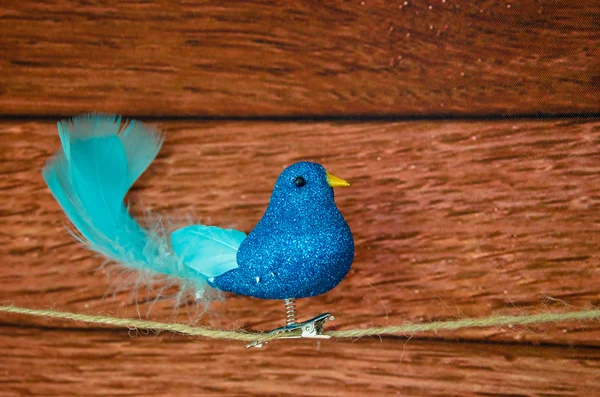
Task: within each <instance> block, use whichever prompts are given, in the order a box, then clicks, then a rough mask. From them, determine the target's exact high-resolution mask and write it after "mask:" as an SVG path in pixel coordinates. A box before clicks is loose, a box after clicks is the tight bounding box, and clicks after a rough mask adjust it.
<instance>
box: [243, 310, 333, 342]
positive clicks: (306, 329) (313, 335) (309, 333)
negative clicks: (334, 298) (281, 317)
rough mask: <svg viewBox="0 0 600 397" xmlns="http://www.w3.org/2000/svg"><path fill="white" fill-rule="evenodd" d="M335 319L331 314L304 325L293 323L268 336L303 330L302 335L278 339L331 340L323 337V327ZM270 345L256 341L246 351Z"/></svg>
mask: <svg viewBox="0 0 600 397" xmlns="http://www.w3.org/2000/svg"><path fill="white" fill-rule="evenodd" d="M334 319H335V318H334V317H333V316H331V315H330V314H329V313H323V314H321V315H319V316H317V317H315V318H313V319H311V320H308V321H305V322H303V323H291V324H288V325H286V326H285V327H281V328H276V329H274V330H272V331H270V332H268V333H267V335H277V334H281V333H289V332H292V331H296V330H301V333H300V334H298V333H294V334H293V335H282V336H280V337H279V338H277V339H300V338H308V339H329V338H331V336H329V335H323V325H324V324H325V323H326V322H327V321H332V320H334ZM266 343H268V341H265V340H262V341H261V340H256V341H254V342H252V343H250V344H248V345H246V349H249V348H251V347H257V348H260V347H262V346H263V345H264V344H266Z"/></svg>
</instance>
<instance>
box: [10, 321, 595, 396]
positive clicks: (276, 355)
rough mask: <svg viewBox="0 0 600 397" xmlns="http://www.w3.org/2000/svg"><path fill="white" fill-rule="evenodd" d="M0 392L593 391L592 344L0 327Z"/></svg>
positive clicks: (563, 393)
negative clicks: (264, 340) (245, 340)
mask: <svg viewBox="0 0 600 397" xmlns="http://www.w3.org/2000/svg"><path fill="white" fill-rule="evenodd" d="M0 354H2V357H3V359H2V360H1V361H0V384H2V388H1V389H0V395H2V396H5V397H8V396H24V395H27V396H32V395H33V396H41V395H43V396H61V397H62V396H80V395H85V396H108V395H110V396H261V397H271V396H306V397H309V396H310V397H312V396H344V397H345V396H366V395H368V396H386V397H387V396H444V397H448V396H505V397H515V396H519V397H526V396H540V397H541V396H577V397H579V396H594V395H597V391H598V389H599V388H600V377H598V372H599V371H600V349H594V348H591V349H590V348H567V347H564V346H563V347H558V346H554V347H551V346H538V347H533V346H519V345H517V346H512V345H502V344H500V345H495V344H486V343H463V344H454V343H444V342H434V341H409V342H406V341H404V340H399V339H386V340H385V341H384V342H383V343H381V342H380V341H379V340H375V339H371V340H366V339H365V340H361V341H357V342H354V343H333V342H320V343H317V342H311V341H295V342H294V343H285V344H283V343H280V344H277V345H271V346H269V347H268V348H266V349H265V350H262V351H261V350H249V351H245V350H243V348H241V347H240V346H238V345H235V344H231V343H228V342H213V343H211V344H208V343H205V342H197V341H194V340H191V339H188V338H184V337H177V336H172V335H169V336H159V337H153V336H148V337H143V338H138V337H134V338H131V337H130V336H129V335H128V334H127V332H126V331H122V330H121V331H119V332H108V331H104V332H102V331H93V330H82V329H63V330H56V329H19V328H15V327H4V326H0Z"/></svg>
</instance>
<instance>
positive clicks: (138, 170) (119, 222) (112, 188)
mask: <svg viewBox="0 0 600 397" xmlns="http://www.w3.org/2000/svg"><path fill="white" fill-rule="evenodd" d="M58 132H59V135H60V140H61V142H62V150H61V151H59V152H58V153H57V154H56V156H55V157H54V158H53V159H51V160H50V161H49V162H48V164H47V165H46V166H45V167H44V169H43V171H42V174H43V177H44V180H45V181H46V183H47V185H48V187H49V188H50V190H51V191H52V194H53V195H54V197H55V198H56V200H57V201H58V203H59V204H60V206H61V207H62V209H63V210H64V212H65V214H66V215H67V217H68V218H69V220H70V221H71V223H72V224H73V225H74V226H75V228H76V229H77V232H78V237H79V238H80V240H81V241H82V242H83V243H85V244H86V245H87V246H88V247H89V248H91V249H92V250H94V251H96V252H98V253H100V254H102V255H104V256H106V257H108V258H110V259H112V260H114V261H117V262H119V263H120V264H122V265H124V266H125V267H127V268H129V269H132V270H137V271H141V272H149V273H158V274H162V275H166V276H171V277H175V278H177V279H181V280H183V281H184V283H185V284H187V285H190V284H191V285H190V286H193V288H195V289H196V291H201V290H203V289H204V286H205V285H206V276H204V275H202V274H201V273H199V272H198V271H197V270H194V269H193V268H190V267H188V266H186V265H185V264H183V263H182V261H181V259H179V258H178V257H177V255H175V254H174V252H173V251H172V249H171V247H170V244H169V241H168V238H167V237H166V236H164V232H162V233H157V232H156V231H153V230H146V229H144V228H143V227H142V226H141V225H140V224H139V223H138V222H136V220H135V219H133V218H132V217H131V215H130V214H129V212H128V209H127V207H126V206H125V204H124V203H123V200H124V198H125V194H126V193H127V191H128V190H129V188H130V187H131V186H132V185H133V183H134V182H135V180H136V179H137V178H138V177H139V176H140V175H141V174H142V173H143V172H144V170H145V169H146V168H147V167H148V166H149V165H150V163H151V162H152V160H153V159H154V158H155V157H156V155H157V153H158V151H159V150H160V147H161V145H162V142H163V138H164V135H163V133H162V132H160V131H157V130H154V129H152V128H150V127H148V126H146V125H144V124H141V123H137V122H135V121H131V122H129V123H125V124H123V125H121V118H120V117H118V116H108V115H85V116H79V117H75V118H73V119H72V120H68V121H61V122H59V123H58Z"/></svg>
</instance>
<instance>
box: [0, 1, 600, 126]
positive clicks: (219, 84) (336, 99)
mask: <svg viewBox="0 0 600 397" xmlns="http://www.w3.org/2000/svg"><path fill="white" fill-rule="evenodd" d="M2 3H3V4H2V5H1V7H0V40H1V42H0V113H1V114H3V115H7V114H10V115H25V116H27V115H56V114H60V115H71V114H76V113H79V112H84V111H109V112H118V113H126V114H136V115H168V116H172V115H188V116H223V115H225V116H234V117H240V116H257V115H258V116H265V115H267V116H268V115H278V116H282V115H283V116H285V115H323V116H331V115H349V116H354V115H357V114H370V115H414V114H419V115H425V116H430V115H440V114H462V115H482V114H485V115H497V114H532V113H561V114H566V113H594V112H596V113H597V112H599V111H600V94H599V92H600V90H599V86H598V84H599V81H600V80H599V76H600V74H599V73H600V67H599V63H598V59H600V36H599V35H598V20H599V19H600V5H599V3H598V1H596V0H580V1H563V0H560V1H532V0H527V1H514V2H506V1H474V2H471V1H470V2H459V1H455V0H448V1H445V0H441V1H440V0H436V1H430V2H420V1H404V0H399V1H383V0H379V1H374V0H365V1H358V0H357V1H351V2H350V1H335V2H326V3H323V2H318V1H312V2H301V1H279V2H277V1H269V2H260V3H258V2H231V1H193V2H168V1H165V2H154V3H153V2H147V1H118V2H116V1H115V2H104V1H102V2H100V1H65V0H57V1H49V2H38V1H26V0H22V1H4V2H2Z"/></svg>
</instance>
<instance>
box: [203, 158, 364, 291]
mask: <svg viewBox="0 0 600 397" xmlns="http://www.w3.org/2000/svg"><path fill="white" fill-rule="evenodd" d="M326 175H327V173H326V171H325V169H324V168H323V167H322V166H321V165H319V164H316V163H309V162H300V163H296V164H294V165H291V166H290V167H288V168H287V169H286V170H284V171H283V172H282V174H281V175H280V176H279V178H278V179H277V183H276V184H275V187H274V189H273V193H272V196H271V201H270V203H269V207H268V208H267V210H266V212H265V214H264V216H263V218H262V219H261V220H260V222H259V223H258V224H257V225H256V227H255V228H254V230H252V232H250V234H249V235H248V237H247V238H246V239H245V240H244V241H243V242H242V244H241V245H240V248H239V250H238V253H237V263H238V266H239V267H238V268H237V269H233V270H231V271H229V272H227V273H225V274H223V275H221V276H218V277H216V278H214V280H211V279H209V281H210V282H211V284H212V285H214V286H215V287H217V288H218V289H221V290H224V291H231V292H235V293H237V294H241V295H248V296H253V297H256V298H263V299H286V298H304V297H309V296H315V295H320V294H322V293H325V292H327V291H329V290H330V289H332V288H334V287H335V286H336V285H338V284H339V283H340V281H342V279H343V278H344V277H345V276H346V274H347V273H348V271H349V270H350V265H351V264H352V260H353V258H354V241H353V239H352V233H351V232H350V228H349V227H348V224H347V223H346V221H345V220H344V217H343V216H342V214H341V213H340V212H339V211H338V209H337V207H336V205H335V202H334V199H333V188H332V187H331V186H329V184H328V182H327V177H326ZM299 176H300V177H302V178H303V179H304V180H305V182H306V184H305V185H304V186H302V187H297V186H296V185H295V184H294V181H295V180H296V178H297V177H299Z"/></svg>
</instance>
